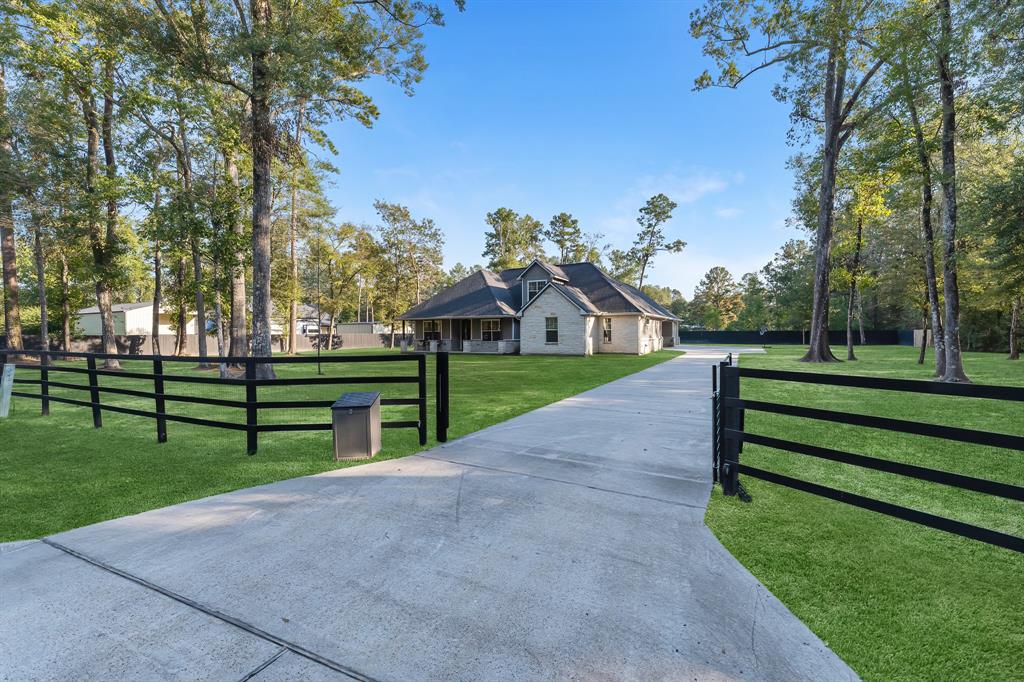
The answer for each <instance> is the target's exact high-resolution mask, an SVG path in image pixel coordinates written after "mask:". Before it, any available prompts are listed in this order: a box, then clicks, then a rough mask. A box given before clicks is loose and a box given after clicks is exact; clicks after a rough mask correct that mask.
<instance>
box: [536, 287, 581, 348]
mask: <svg viewBox="0 0 1024 682" xmlns="http://www.w3.org/2000/svg"><path fill="white" fill-rule="evenodd" d="M548 317H557V318H558V343H555V344H549V343H547V342H546V341H545V338H546V337H547V334H546V328H545V318H548ZM587 319H588V318H586V317H584V316H583V315H581V314H580V309H579V308H577V307H576V306H574V305H573V304H572V303H569V301H567V300H566V299H565V297H564V296H562V295H561V294H560V293H558V292H557V291H555V290H554V289H546V290H545V291H544V293H542V294H541V295H540V297H539V298H537V299H535V300H534V302H533V303H532V304H531V305H530V307H529V308H527V309H526V311H525V312H524V313H523V319H522V326H521V328H520V330H519V339H520V345H519V352H520V353H522V354H523V355H585V354H586V350H587V343H586V339H587Z"/></svg>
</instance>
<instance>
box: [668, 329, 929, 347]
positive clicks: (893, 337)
mask: <svg viewBox="0 0 1024 682" xmlns="http://www.w3.org/2000/svg"><path fill="white" fill-rule="evenodd" d="M808 334H809V332H807V331H806V330H804V331H800V330H799V329H772V330H766V331H765V332H764V333H761V332H760V331H758V330H756V329H754V330H721V331H713V330H709V329H680V330H679V341H680V342H681V343H741V344H747V345H750V344H756V345H762V344H779V345H803V344H806V343H807V339H808ZM865 336H866V337H867V345H869V346H879V345H882V346H895V345H903V346H912V345H914V332H913V330H909V329H907V330H900V329H869V330H867V331H866V332H865ZM828 342H829V343H830V344H832V345H834V346H845V345H846V330H845V329H842V330H839V329H833V330H829V333H828ZM853 342H854V344H856V345H858V346H859V345H861V343H860V335H859V334H856V333H855V334H854V339H853Z"/></svg>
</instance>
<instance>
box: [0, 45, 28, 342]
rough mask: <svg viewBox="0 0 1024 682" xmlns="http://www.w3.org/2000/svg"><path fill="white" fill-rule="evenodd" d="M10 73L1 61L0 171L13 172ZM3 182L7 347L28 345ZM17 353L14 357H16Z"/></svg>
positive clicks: (0, 223) (1, 256)
mask: <svg viewBox="0 0 1024 682" xmlns="http://www.w3.org/2000/svg"><path fill="white" fill-rule="evenodd" d="M6 76H7V74H6V72H5V70H4V67H3V64H0V171H2V172H3V173H4V174H5V175H6V174H7V173H8V172H12V171H13V169H12V167H11V166H12V162H13V160H14V159H13V157H14V143H13V140H12V133H11V127H10V126H9V125H8V124H7V78H6ZM2 180H3V181H2V182H0V260H2V263H3V266H2V267H3V278H4V333H5V334H6V336H7V347H8V348H11V349H13V350H21V349H22V348H24V342H23V341H22V338H21V305H20V304H19V302H18V262H17V257H16V252H15V246H14V206H13V203H12V202H13V199H12V197H11V189H12V187H11V183H10V182H9V181H8V178H6V177H5V178H3V179H2ZM17 359H18V357H17V356H14V357H12V358H11V360H12V361H16V360H17Z"/></svg>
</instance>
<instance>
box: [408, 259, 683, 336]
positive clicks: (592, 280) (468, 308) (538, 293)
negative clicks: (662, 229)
mask: <svg viewBox="0 0 1024 682" xmlns="http://www.w3.org/2000/svg"><path fill="white" fill-rule="evenodd" d="M398 319H399V320H402V321H406V322H413V323H414V332H415V338H416V341H417V345H418V346H419V347H421V348H424V347H425V348H433V347H436V348H437V349H438V350H451V351H465V352H474V353H516V352H519V353H522V354H561V355H593V354H594V353H631V354H639V355H642V354H644V353H650V352H651V351H655V350H659V349H660V348H662V347H663V346H671V345H673V344H674V339H676V338H677V336H678V332H679V318H677V317H676V316H675V315H673V314H672V313H671V312H670V311H669V310H667V309H666V308H664V307H663V306H661V305H659V304H657V303H655V302H654V301H653V300H652V299H651V298H650V297H649V296H647V295H646V294H644V293H643V292H641V291H640V290H639V289H637V288H635V287H632V286H629V285H628V284H624V283H622V282H619V281H618V280H616V279H613V278H612V277H610V276H609V275H608V274H606V273H605V272H604V271H602V270H601V269H600V268H598V267H597V266H596V265H594V264H593V263H570V264H566V265H552V264H550V263H545V262H544V261H541V260H534V261H533V262H532V263H530V265H529V266H527V267H525V268H515V269H512V270H503V271H502V272H498V273H495V272H491V271H489V270H479V271H477V272H474V273H473V274H471V275H469V276H468V277H466V278H465V279H462V280H460V281H458V282H456V283H455V284H453V285H451V286H450V287H447V288H445V289H442V290H441V291H440V292H438V293H437V295H435V296H433V297H432V298H430V299H429V300H427V301H424V302H423V303H420V304H419V305H417V306H415V307H413V308H412V309H410V310H409V311H408V312H406V313H405V314H403V315H400V316H399V318H398ZM432 341H436V342H437V344H436V346H435V345H434V344H431V342H432Z"/></svg>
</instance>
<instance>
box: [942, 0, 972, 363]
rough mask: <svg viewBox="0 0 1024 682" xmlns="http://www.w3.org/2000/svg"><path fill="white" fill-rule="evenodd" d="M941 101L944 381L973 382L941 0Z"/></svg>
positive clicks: (946, 19) (948, 35) (949, 33)
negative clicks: (966, 358)
mask: <svg viewBox="0 0 1024 682" xmlns="http://www.w3.org/2000/svg"><path fill="white" fill-rule="evenodd" d="M939 25H940V31H941V35H940V39H939V54H938V67H939V98H940V100H941V102H942V178H941V184H942V232H943V235H942V236H943V240H942V242H943V261H942V293H943V296H944V298H945V304H946V328H945V351H946V367H945V371H944V372H943V373H942V376H941V380H942V381H951V382H959V381H970V379H968V378H967V374H966V373H965V372H964V366H963V357H962V355H961V353H960V287H959V284H958V283H957V243H956V223H957V197H956V149H955V145H956V108H955V95H954V92H953V74H952V72H951V70H950V50H951V45H950V43H951V41H952V39H953V18H952V14H951V11H950V7H949V0H939Z"/></svg>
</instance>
